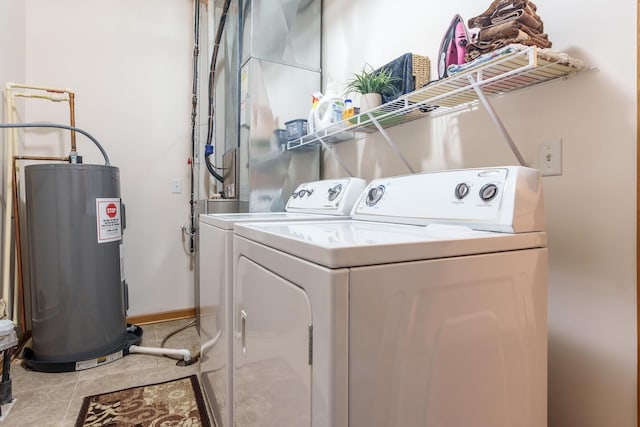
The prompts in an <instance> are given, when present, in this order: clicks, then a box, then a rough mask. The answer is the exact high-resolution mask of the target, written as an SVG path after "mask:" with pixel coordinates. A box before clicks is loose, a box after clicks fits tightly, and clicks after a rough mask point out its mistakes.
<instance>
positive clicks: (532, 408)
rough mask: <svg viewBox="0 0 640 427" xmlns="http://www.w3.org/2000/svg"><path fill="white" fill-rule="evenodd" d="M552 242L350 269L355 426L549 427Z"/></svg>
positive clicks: (351, 394)
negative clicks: (549, 253) (544, 245)
mask: <svg viewBox="0 0 640 427" xmlns="http://www.w3.org/2000/svg"><path fill="white" fill-rule="evenodd" d="M546 285H547V250H546V249H531V250H524V251H512V252H503V253H497V254H489V255H476V256H467V257H456V258H448V259H440V260H428V261H417V262H409V263H398V264H387V265H380V266H374V267H361V268H354V269H352V270H351V284H350V308H349V337H350V340H349V358H350V364H349V425H350V426H367V427H383V426H384V427H388V426H440V427H459V426H474V427H513V426H516V425H518V426H527V427H543V426H546V420H547V416H546V401H547V396H546V390H547V374H546V354H547V333H546V331H547V329H546V328H547V318H546V307H547V305H546Z"/></svg>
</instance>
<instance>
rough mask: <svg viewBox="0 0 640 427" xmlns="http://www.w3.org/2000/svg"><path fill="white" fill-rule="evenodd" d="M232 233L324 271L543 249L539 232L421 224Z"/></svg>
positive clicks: (316, 224) (343, 224) (337, 224)
mask: <svg viewBox="0 0 640 427" xmlns="http://www.w3.org/2000/svg"><path fill="white" fill-rule="evenodd" d="M235 233H236V235H237V236H242V237H244V238H247V239H249V240H251V241H254V242H257V243H260V244H263V245H266V246H269V247H272V248H275V249H278V250H280V251H282V252H285V253H288V254H291V255H294V256H297V257H300V258H303V259H305V260H307V261H310V262H313V263H315V264H320V265H323V266H326V267H329V268H340V267H355V266H363V265H377V264H386V263H391V262H407V261H417V260H428V259H435V258H445V257H454V256H465V255H476V254H486V253H494V252H502V251H511V250H522V249H531V248H540V247H545V246H546V234H545V233H544V232H531V233H517V234H507V233H496V232H490V231H478V230H472V229H470V228H468V227H465V226H457V225H442V224H431V225H427V226H420V225H405V224H389V223H379V222H370V221H358V220H342V221H309V222H300V223H292V222H273V223H260V224H258V223H249V224H239V225H238V226H237V227H236V229H235Z"/></svg>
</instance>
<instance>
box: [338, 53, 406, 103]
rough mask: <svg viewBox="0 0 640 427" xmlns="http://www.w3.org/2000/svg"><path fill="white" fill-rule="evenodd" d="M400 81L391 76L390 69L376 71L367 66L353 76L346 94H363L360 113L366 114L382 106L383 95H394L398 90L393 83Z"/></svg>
mask: <svg viewBox="0 0 640 427" xmlns="http://www.w3.org/2000/svg"><path fill="white" fill-rule="evenodd" d="M367 66H368V69H367ZM398 80H400V79H399V78H397V77H393V76H392V75H391V70H390V69H385V68H383V69H382V70H379V71H375V70H374V69H373V68H372V67H371V65H369V64H366V65H365V66H364V67H362V71H360V72H359V73H354V74H353V79H352V80H351V81H349V83H347V89H346V92H347V93H352V92H357V93H360V94H362V97H361V99H360V111H361V112H365V111H368V110H370V109H372V108H375V107H377V106H378V105H380V104H382V95H389V94H393V92H394V91H395V90H396V88H395V87H394V86H393V83H394V82H396V81H398Z"/></svg>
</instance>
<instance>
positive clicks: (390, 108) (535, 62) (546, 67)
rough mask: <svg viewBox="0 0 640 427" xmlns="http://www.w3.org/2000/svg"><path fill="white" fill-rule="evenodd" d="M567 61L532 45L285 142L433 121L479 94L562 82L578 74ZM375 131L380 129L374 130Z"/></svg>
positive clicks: (342, 137) (335, 138)
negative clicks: (412, 122) (431, 118)
mask: <svg viewBox="0 0 640 427" xmlns="http://www.w3.org/2000/svg"><path fill="white" fill-rule="evenodd" d="M563 58H567V57H563V56H554V55H542V54H541V52H540V51H539V50H538V48H537V47H536V46H530V47H528V48H526V49H524V50H521V51H517V52H514V53H509V54H505V55H502V56H498V57H496V58H494V59H492V60H490V61H487V62H484V63H482V64H480V65H477V66H474V67H472V68H469V69H467V70H464V71H462V72H460V73H457V74H454V75H452V76H450V77H447V78H445V79H441V80H435V81H432V82H430V83H429V84H428V85H427V86H425V87H422V88H420V89H417V90H415V91H413V92H411V93H408V94H405V95H402V96H400V97H399V98H397V99H396V100H394V101H392V102H389V103H387V104H384V105H381V106H379V107H376V108H374V109H372V110H369V111H367V112H363V113H361V114H358V115H356V116H353V117H350V118H349V119H347V120H343V121H342V122H340V123H336V124H332V125H329V126H327V127H326V128H324V129H321V130H319V131H318V132H315V133H312V134H309V135H305V136H304V137H302V138H299V139H295V140H292V141H289V142H288V143H287V148H288V149H289V150H293V149H297V148H300V147H303V146H305V145H308V144H318V143H321V142H324V143H327V144H332V143H336V142H342V141H347V140H351V139H353V138H354V137H355V133H356V132H365V133H371V132H377V131H379V127H381V128H383V129H384V128H389V127H393V126H397V125H400V124H402V123H407V122H410V121H413V120H416V119H421V118H425V117H437V116H441V115H444V114H449V113H452V112H454V111H458V110H460V109H464V108H469V107H471V106H473V104H476V103H478V102H480V101H481V100H480V99H479V96H478V92H477V90H476V89H475V88H474V86H475V87H477V88H479V89H481V90H482V93H484V94H485V95H502V94H505V93H509V92H513V91H516V90H520V89H524V88H527V87H530V86H534V85H538V84H541V83H545V82H549V81H551V80H555V79H559V78H566V77H568V76H570V75H573V74H576V73H577V72H579V71H581V70H582V66H581V65H576V62H577V61H568V60H566V59H563ZM378 126H379V127H378Z"/></svg>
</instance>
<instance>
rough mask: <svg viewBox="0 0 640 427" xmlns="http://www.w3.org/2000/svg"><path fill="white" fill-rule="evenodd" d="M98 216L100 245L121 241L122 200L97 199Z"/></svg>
mask: <svg viewBox="0 0 640 427" xmlns="http://www.w3.org/2000/svg"><path fill="white" fill-rule="evenodd" d="M96 214H97V215H96V217H97V219H98V243H106V242H115V241H117V240H121V239H122V223H121V221H120V199H96Z"/></svg>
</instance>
